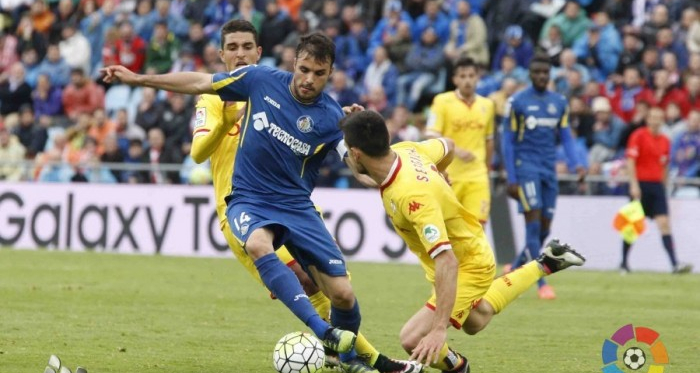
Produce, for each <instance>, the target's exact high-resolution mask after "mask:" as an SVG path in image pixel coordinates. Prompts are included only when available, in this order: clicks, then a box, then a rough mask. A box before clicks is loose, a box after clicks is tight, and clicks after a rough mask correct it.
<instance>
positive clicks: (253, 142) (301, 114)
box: [103, 33, 422, 372]
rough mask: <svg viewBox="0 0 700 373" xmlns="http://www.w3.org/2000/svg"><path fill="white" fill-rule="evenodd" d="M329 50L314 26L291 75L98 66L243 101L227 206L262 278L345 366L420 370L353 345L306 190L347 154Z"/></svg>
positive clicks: (340, 270) (253, 69) (344, 281)
mask: <svg viewBox="0 0 700 373" xmlns="http://www.w3.org/2000/svg"><path fill="white" fill-rule="evenodd" d="M334 59H335V46H334V44H333V42H332V41H331V40H330V39H329V38H328V37H326V36H324V35H322V34H318V33H314V34H310V35H308V36H305V37H303V38H302V39H301V41H300V43H299V45H298V46H297V50H296V60H295V66H294V73H293V74H290V73H287V72H282V71H279V70H276V69H272V68H268V67H263V66H255V65H249V66H244V67H240V68H238V69H236V70H234V71H232V72H230V73H219V74H214V75H210V74H203V73H196V72H180V73H173V74H164V75H137V74H134V73H133V72H131V71H129V70H128V69H126V68H124V67H123V66H110V67H107V68H105V69H103V72H104V73H105V75H106V76H105V80H106V81H108V82H109V81H113V80H116V79H118V80H121V81H122V82H123V83H127V84H131V85H140V86H147V87H153V88H159V89H164V90H168V91H173V92H180V93H187V94H218V95H219V96H220V97H221V99H222V100H224V101H246V103H247V111H246V114H245V119H244V122H243V125H242V128H241V135H240V141H239V147H238V155H237V156H236V160H235V167H234V169H235V171H234V173H233V192H232V194H231V195H230V196H229V197H228V201H227V202H228V207H227V211H226V215H227V218H228V221H229V223H230V226H231V229H232V231H233V234H234V236H235V237H236V238H237V239H238V240H239V241H240V242H241V243H243V244H244V247H245V250H246V252H247V254H248V255H249V256H250V257H251V259H253V261H254V263H255V266H256V268H257V270H258V273H259V274H260V277H261V278H262V280H263V282H264V283H265V285H266V286H267V287H268V289H270V291H272V293H273V294H274V295H275V296H276V297H277V298H278V299H279V300H281V301H282V302H283V303H284V304H285V305H286V306H287V307H288V308H289V309H290V310H291V311H292V312H293V313H294V314H295V315H296V316H297V317H298V318H299V319H300V320H302V321H303V322H304V323H305V324H306V325H308V326H309V327H310V328H311V329H312V330H313V331H314V333H315V334H316V335H317V336H318V337H319V338H320V339H321V340H322V341H323V342H324V344H325V345H326V346H327V347H329V348H331V349H334V350H336V351H338V352H341V360H342V363H341V364H342V366H343V368H344V369H345V370H346V371H348V372H379V371H380V370H381V371H383V372H387V371H397V372H419V371H420V370H421V368H422V367H421V366H420V364H416V363H409V364H397V363H396V362H393V361H391V360H389V359H384V360H383V361H382V362H379V361H377V364H375V367H377V369H374V368H373V367H369V366H368V365H367V364H366V363H365V362H364V361H363V360H362V359H360V358H359V357H358V356H357V355H356V354H355V350H354V345H355V338H356V334H357V333H358V330H359V327H360V319H361V317H360V309H359V304H358V302H357V299H356V298H355V295H354V292H353V289H352V287H351V285H350V281H349V278H348V276H347V270H346V268H345V261H344V259H343V257H342V254H341V252H340V250H339V248H338V247H337V245H336V244H335V241H334V240H333V237H332V236H331V235H330V233H329V232H328V231H327V230H326V228H325V225H324V224H323V221H322V220H321V217H320V215H319V214H318V212H317V211H316V210H315V208H314V205H313V203H312V201H311V199H310V195H311V191H312V190H313V187H314V181H315V179H316V176H317V175H318V172H319V167H320V165H321V163H322V161H323V159H324V157H325V156H326V155H327V154H328V153H329V152H333V151H335V152H337V153H338V154H339V155H341V156H344V155H345V153H346V149H345V146H344V143H343V141H342V133H341V132H340V129H339V128H338V121H339V120H340V119H341V118H342V117H343V115H344V113H343V109H342V108H341V107H340V106H339V105H338V103H337V102H336V101H335V100H333V99H332V98H331V97H330V96H328V95H327V94H325V93H324V92H323V88H324V87H325V85H326V83H327V81H328V78H329V76H330V74H331V73H332V71H333V67H332V66H333V62H334ZM282 244H285V245H286V247H287V249H288V250H289V251H290V252H291V253H292V255H293V256H294V258H295V259H297V261H298V262H299V264H301V266H302V267H303V268H304V270H305V271H307V272H308V273H309V274H310V275H311V276H312V278H313V279H314V280H315V282H316V283H317V284H318V285H319V287H320V288H321V290H322V291H323V292H324V293H325V294H326V295H327V296H328V297H329V298H330V300H331V323H332V324H333V325H334V326H335V327H331V325H329V324H328V323H327V322H326V321H324V320H323V319H322V318H321V317H320V316H319V315H318V313H316V311H315V310H314V309H313V307H312V305H311V303H310V302H309V300H308V297H307V296H306V294H304V291H303V289H302V287H301V285H300V284H299V281H298V279H297V278H296V276H294V274H293V272H292V271H291V270H290V269H289V268H287V267H286V266H285V265H284V264H283V263H282V262H281V261H280V260H279V259H278V258H277V256H276V255H275V254H274V250H275V249H276V248H278V247H279V246H280V245H282ZM378 364H379V365H383V367H379V366H378ZM392 364H393V365H392Z"/></svg>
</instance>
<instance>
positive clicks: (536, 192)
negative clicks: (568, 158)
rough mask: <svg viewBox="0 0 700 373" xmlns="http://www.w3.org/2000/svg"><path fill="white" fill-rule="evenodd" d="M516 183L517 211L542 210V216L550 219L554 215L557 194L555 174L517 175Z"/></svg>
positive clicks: (557, 186)
mask: <svg viewBox="0 0 700 373" xmlns="http://www.w3.org/2000/svg"><path fill="white" fill-rule="evenodd" d="M518 185H519V190H518V194H519V195H520V198H519V199H518V205H519V206H518V211H520V212H521V213H522V212H528V211H532V210H542V216H543V217H545V218H547V219H550V220H551V219H552V218H553V217H554V209H555V208H556V204H557V194H559V185H558V184H557V176H556V175H554V174H552V175H551V176H542V175H518Z"/></svg>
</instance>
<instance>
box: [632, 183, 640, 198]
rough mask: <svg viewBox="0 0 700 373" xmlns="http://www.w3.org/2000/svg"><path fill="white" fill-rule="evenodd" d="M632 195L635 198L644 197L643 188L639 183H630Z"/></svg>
mask: <svg viewBox="0 0 700 373" xmlns="http://www.w3.org/2000/svg"><path fill="white" fill-rule="evenodd" d="M630 197H632V199H635V200H639V199H641V198H642V190H641V189H640V188H639V183H634V182H633V183H630Z"/></svg>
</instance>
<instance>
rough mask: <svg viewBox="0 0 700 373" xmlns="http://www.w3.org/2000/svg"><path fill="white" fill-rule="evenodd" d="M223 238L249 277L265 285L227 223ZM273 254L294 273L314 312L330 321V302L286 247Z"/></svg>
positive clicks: (225, 223)
mask: <svg viewBox="0 0 700 373" xmlns="http://www.w3.org/2000/svg"><path fill="white" fill-rule="evenodd" d="M223 233H224V237H225V238H226V242H227V243H228V246H229V247H230V248H231V251H232V252H233V255H234V256H235V257H236V259H238V261H239V262H240V263H241V265H243V267H244V268H245V269H246V271H248V273H250V275H251V276H253V278H254V279H256V280H257V281H258V282H259V283H260V284H261V285H265V284H263V282H262V279H261V278H260V274H258V270H257V268H255V263H253V260H252V259H250V257H249V256H248V254H246V252H245V251H244V250H243V246H242V245H241V244H240V243H239V242H238V240H237V239H236V237H234V235H233V233H232V232H231V229H230V227H229V225H228V221H226V222H224V230H223ZM275 254H277V257H278V258H279V259H280V260H281V261H282V263H284V264H285V265H286V266H287V267H289V268H290V269H291V270H292V272H294V275H296V276H297V278H298V279H299V282H300V283H301V287H302V288H303V289H304V292H305V293H306V295H308V296H309V300H310V301H311V304H312V305H313V306H314V309H315V310H316V312H318V314H319V315H321V317H322V318H323V319H324V320H326V321H329V320H330V309H331V302H330V300H328V298H326V296H325V295H324V294H323V292H321V290H320V289H319V288H318V286H316V284H314V282H313V281H312V280H311V278H310V277H309V275H307V274H306V272H304V270H303V269H301V266H300V265H299V263H297V261H296V260H295V259H294V257H292V255H291V254H290V253H289V251H288V250H287V248H286V247H284V246H282V247H280V248H279V249H277V250H276V251H275Z"/></svg>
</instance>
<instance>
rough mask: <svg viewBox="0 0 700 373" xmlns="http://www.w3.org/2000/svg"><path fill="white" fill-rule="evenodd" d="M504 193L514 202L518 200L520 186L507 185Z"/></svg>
mask: <svg viewBox="0 0 700 373" xmlns="http://www.w3.org/2000/svg"><path fill="white" fill-rule="evenodd" d="M506 193H508V196H509V197H510V198H513V199H514V200H516V201H518V200H520V186H519V185H518V184H508V186H507V187H506Z"/></svg>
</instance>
